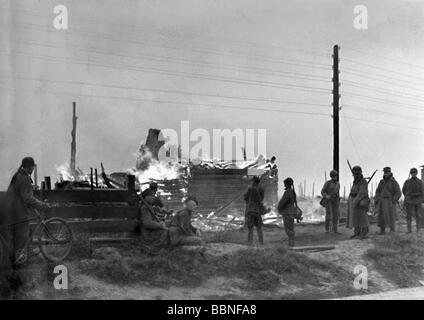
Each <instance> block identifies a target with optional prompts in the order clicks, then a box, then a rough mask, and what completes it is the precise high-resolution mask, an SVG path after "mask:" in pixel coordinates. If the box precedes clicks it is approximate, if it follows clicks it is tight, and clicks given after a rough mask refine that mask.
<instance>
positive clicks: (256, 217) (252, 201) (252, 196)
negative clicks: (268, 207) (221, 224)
mask: <svg viewBox="0 0 424 320" xmlns="http://www.w3.org/2000/svg"><path fill="white" fill-rule="evenodd" d="M260 181H261V180H260V179H259V178H258V177H253V179H252V186H251V187H249V189H247V192H246V194H245V195H244V200H245V201H246V212H245V219H244V220H245V224H246V226H247V230H248V233H247V244H248V245H252V243H253V228H254V227H256V230H257V231H258V240H259V244H260V245H263V244H264V235H263V232H262V225H263V222H262V214H264V213H265V212H264V205H263V203H262V201H263V200H264V195H265V194H264V190H263V189H262V187H260V186H259V183H260Z"/></svg>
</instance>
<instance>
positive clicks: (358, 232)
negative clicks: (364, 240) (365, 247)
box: [350, 227, 361, 239]
mask: <svg viewBox="0 0 424 320" xmlns="http://www.w3.org/2000/svg"><path fill="white" fill-rule="evenodd" d="M360 230H361V229H360V228H358V227H355V228H354V229H353V236H351V237H350V238H351V239H354V238H357V237H359V235H360Z"/></svg>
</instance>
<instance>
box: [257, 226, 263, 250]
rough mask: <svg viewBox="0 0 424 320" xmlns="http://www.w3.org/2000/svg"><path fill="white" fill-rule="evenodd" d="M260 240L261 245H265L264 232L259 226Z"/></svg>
mask: <svg viewBox="0 0 424 320" xmlns="http://www.w3.org/2000/svg"><path fill="white" fill-rule="evenodd" d="M258 241H259V244H260V245H261V246H263V245H264V233H263V231H262V228H258Z"/></svg>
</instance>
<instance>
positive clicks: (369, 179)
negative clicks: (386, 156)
mask: <svg viewBox="0 0 424 320" xmlns="http://www.w3.org/2000/svg"><path fill="white" fill-rule="evenodd" d="M377 171H378V170H375V171H374V173H373V174H372V176H371V177H370V178H368V181H367V183H368V184H370V182H371V180H372V178H374V176H375V174H376V173H377Z"/></svg>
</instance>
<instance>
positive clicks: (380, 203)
mask: <svg viewBox="0 0 424 320" xmlns="http://www.w3.org/2000/svg"><path fill="white" fill-rule="evenodd" d="M383 173H384V174H383V179H382V180H380V183H379V184H378V187H377V190H376V191H375V202H376V207H377V211H378V226H379V227H380V234H385V232H386V227H390V231H391V232H394V231H395V223H396V205H397V203H398V201H399V199H400V197H401V196H402V193H401V191H400V186H399V184H398V183H397V181H396V180H395V178H394V177H393V174H392V172H391V169H390V168H389V167H385V168H384V169H383Z"/></svg>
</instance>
